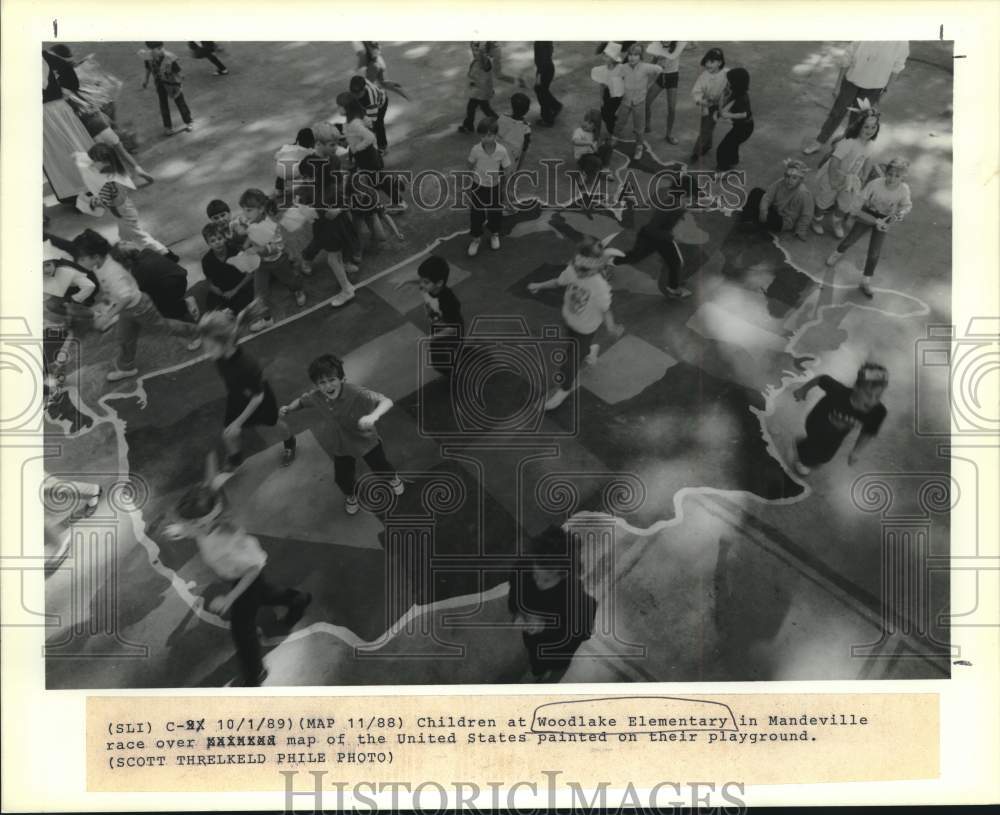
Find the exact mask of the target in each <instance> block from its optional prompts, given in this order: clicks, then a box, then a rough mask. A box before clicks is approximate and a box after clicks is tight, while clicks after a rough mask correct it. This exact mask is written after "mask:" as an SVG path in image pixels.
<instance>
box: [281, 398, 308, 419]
mask: <svg viewBox="0 0 1000 815" xmlns="http://www.w3.org/2000/svg"><path fill="white" fill-rule="evenodd" d="M310 404H311V403H310V402H309V401H308V400H306V399H305V398H304V397H303V396H299V397H296V398H295V399H293V400H292V401H291V402H289V403H288V404H287V405H282V406H281V407H280V408H278V415H280V416H287V415H288V414H289V413H292V412H293V411H296V410H302V409H303V408H307V407H309V406H310Z"/></svg>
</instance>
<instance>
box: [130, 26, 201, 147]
mask: <svg viewBox="0 0 1000 815" xmlns="http://www.w3.org/2000/svg"><path fill="white" fill-rule="evenodd" d="M139 56H140V57H142V60H143V64H144V65H145V66H146V76H145V78H144V79H143V80H142V87H143V90H145V89H146V87H148V85H149V78H150V77H151V76H152V77H153V83H154V86H155V88H156V97H157V99H159V101H160V117H161V118H162V119H163V129H164V131H166V134H167V135H168V136H172V135H173V134H174V133H177V132H178V131H177V130H174V125H173V122H172V121H171V119H170V100H171V99H173V100H174V104H175V105H177V112H178V113H180V115H181V120H182V121H183V122H184V127H183V130H186V131H190V130H191V128H192V126H193V125H194V119H192V118H191V109H190V108H189V107H188V105H187V100H186V99H185V98H184V92H183V90H182V89H181V65H180V63H179V62H178V61H177V57H176V56H174V55H173V54H171V53H170V52H169V51H164V50H163V43H162V42H147V43H146V50H143V51H140V52H139Z"/></svg>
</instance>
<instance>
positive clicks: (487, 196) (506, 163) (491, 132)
mask: <svg viewBox="0 0 1000 815" xmlns="http://www.w3.org/2000/svg"><path fill="white" fill-rule="evenodd" d="M499 131H500V127H499V125H498V124H497V120H496V119H483V120H482V121H481V122H480V123H479V124H478V125H477V126H476V132H477V133H478V134H479V136H480V142H479V144H477V145H475V146H474V147H473V148H472V150H470V151H469V158H468V162H469V167H470V168H471V169H472V170H474V171H475V173H476V184H475V186H474V187H473V188H472V189H471V190H470V191H469V202H470V203H469V234H470V235H471V236H472V241H471V242H470V243H469V250H468V254H469V257H475V256H476V254H477V253H478V252H479V242H480V240H481V239H482V236H483V225H484V224H485V225H486V227H487V228H488V229H489V231H490V249H499V248H500V220H501V218H502V217H503V201H502V199H503V174H504V172H505V171H506V170H509V169H510V166H511V164H512V163H513V162H512V161H511V159H510V154H509V153H508V152H507V148H506V147H504V146H503V145H502V144H500V143H499V142H498V141H497V134H498V133H499Z"/></svg>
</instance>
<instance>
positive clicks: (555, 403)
mask: <svg viewBox="0 0 1000 815" xmlns="http://www.w3.org/2000/svg"><path fill="white" fill-rule="evenodd" d="M569 393H570V392H569V391H568V390H564V389H563V388H559V389H558V390H557V391H556V392H555V393H553V394H552V395H551V396H550V397H549V398H548V399H546V400H545V409H546V410H555V409H556V408H557V407H559V405H561V404H562V403H563V402H565V401H566V397H567V396H569Z"/></svg>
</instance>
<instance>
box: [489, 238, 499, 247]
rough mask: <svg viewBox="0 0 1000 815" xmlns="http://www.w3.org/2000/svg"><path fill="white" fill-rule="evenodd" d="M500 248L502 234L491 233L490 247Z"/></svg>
mask: <svg viewBox="0 0 1000 815" xmlns="http://www.w3.org/2000/svg"><path fill="white" fill-rule="evenodd" d="M499 248H500V236H499V235H490V249H499Z"/></svg>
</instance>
